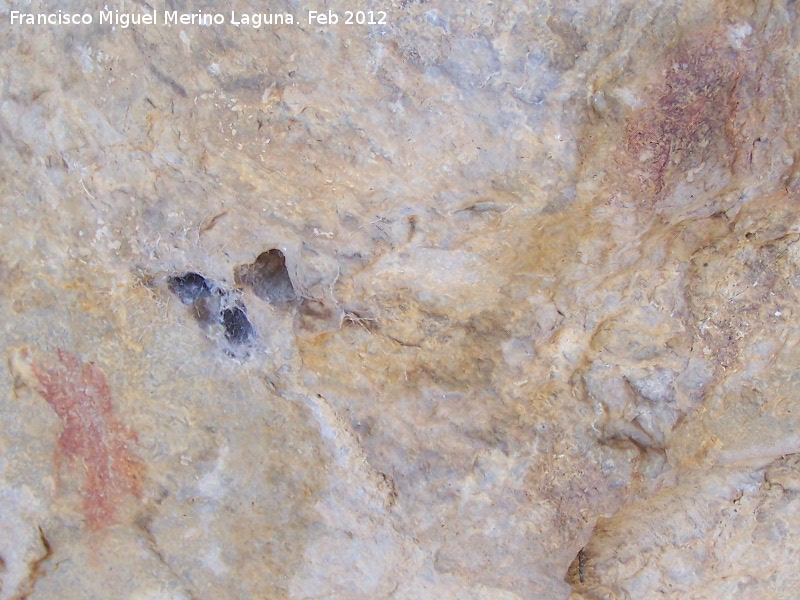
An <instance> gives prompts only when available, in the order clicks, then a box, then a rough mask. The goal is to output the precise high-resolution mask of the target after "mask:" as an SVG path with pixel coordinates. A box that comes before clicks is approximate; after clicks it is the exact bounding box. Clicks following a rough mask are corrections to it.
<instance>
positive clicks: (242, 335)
mask: <svg viewBox="0 0 800 600" xmlns="http://www.w3.org/2000/svg"><path fill="white" fill-rule="evenodd" d="M222 325H223V326H224V327H225V339H226V340H228V341H229V342H230V343H231V344H235V345H237V346H241V345H242V344H246V343H248V342H249V341H250V340H252V339H253V338H254V337H255V334H256V331H255V329H253V325H252V324H251V323H250V320H249V319H248V318H247V313H246V312H245V311H244V307H241V306H232V307H231V308H226V309H225V310H223V311H222Z"/></svg>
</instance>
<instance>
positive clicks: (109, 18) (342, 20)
mask: <svg viewBox="0 0 800 600" xmlns="http://www.w3.org/2000/svg"><path fill="white" fill-rule="evenodd" d="M387 15H388V13H387V12H386V11H383V10H356V11H351V10H345V11H341V12H334V11H332V10H328V11H324V12H323V11H317V10H309V11H306V14H305V21H304V22H305V23H306V24H308V25H386V24H387ZM9 16H10V18H11V25H20V26H22V25H64V26H67V25H91V24H93V23H100V24H101V25H110V26H112V27H119V28H121V29H127V28H128V27H130V26H132V25H136V26H141V25H166V26H167V27H172V26H173V25H175V26H178V25H184V26H191V25H195V26H198V27H212V26H220V25H233V26H235V27H253V28H255V29H258V28H260V27H264V26H279V25H300V24H302V23H303V20H302V19H298V18H296V17H295V15H293V14H292V13H269V12H267V13H237V12H235V11H230V12H229V13H225V14H223V13H209V12H200V11H198V12H190V13H182V12H179V11H177V10H165V11H163V12H161V13H158V12H157V11H152V12H148V11H144V12H131V13H127V12H120V11H116V10H103V11H100V12H98V13H96V14H92V13H67V12H63V11H58V12H55V13H39V14H34V13H23V12H19V11H16V10H12V11H11V12H10V13H9Z"/></svg>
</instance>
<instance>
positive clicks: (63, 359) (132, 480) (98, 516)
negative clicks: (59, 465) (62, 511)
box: [32, 350, 144, 530]
mask: <svg viewBox="0 0 800 600" xmlns="http://www.w3.org/2000/svg"><path fill="white" fill-rule="evenodd" d="M32 367H33V374H34V376H35V377H36V379H37V380H38V386H37V391H38V392H39V394H41V396H42V397H43V398H44V399H45V400H46V401H47V403H48V404H49V405H50V406H51V407H52V408H53V410H54V411H55V412H56V414H57V415H58V416H59V418H60V419H61V423H62V424H63V426H64V429H63V431H62V432H61V434H60V436H59V446H60V450H61V452H62V453H63V455H65V456H66V457H67V458H68V459H69V460H71V461H76V460H77V461H79V462H80V464H81V466H82V468H83V469H84V471H85V476H84V481H83V485H82V487H81V491H82V493H83V511H84V515H85V517H86V524H87V526H88V527H89V528H90V529H93V530H98V529H102V528H103V527H106V526H108V525H111V524H113V523H114V522H115V519H116V511H117V506H118V505H119V504H120V502H121V501H122V500H123V499H124V497H125V496H126V495H128V494H132V495H134V496H136V497H139V496H140V494H141V478H142V474H143V472H144V467H143V465H142V463H141V462H140V461H139V459H138V458H137V457H136V456H135V455H134V454H133V453H132V452H131V450H130V448H129V446H130V444H132V443H134V442H135V441H136V436H135V434H133V433H132V432H131V431H130V430H129V429H128V428H127V427H125V425H124V424H123V423H122V422H121V421H120V420H119V419H117V418H116V417H115V415H114V412H113V406H112V404H111V391H110V390H109V388H108V383H107V382H106V378H105V375H104V374H103V371H101V370H100V369H99V368H98V367H96V366H95V365H93V364H91V363H81V362H80V361H79V360H78V359H77V358H76V357H75V356H73V355H72V354H69V353H67V352H63V351H61V350H59V351H58V364H56V365H54V366H42V365H40V364H39V363H37V362H35V361H34V362H33V363H32Z"/></svg>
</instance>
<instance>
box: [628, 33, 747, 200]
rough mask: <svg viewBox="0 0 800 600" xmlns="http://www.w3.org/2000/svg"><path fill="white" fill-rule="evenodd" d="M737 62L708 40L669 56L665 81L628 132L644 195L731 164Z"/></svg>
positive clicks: (630, 122)
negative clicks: (711, 166) (706, 166)
mask: <svg viewBox="0 0 800 600" xmlns="http://www.w3.org/2000/svg"><path fill="white" fill-rule="evenodd" d="M720 35H721V34H720ZM716 37H719V36H716V35H715V36H712V35H709V36H708V39H715V38H716ZM739 62H740V61H739V58H738V56H737V55H736V54H735V53H733V52H732V51H730V50H725V49H722V48H717V47H715V46H714V45H713V44H712V43H711V42H707V41H705V38H704V40H703V41H701V42H694V43H690V44H687V45H684V46H682V47H680V48H679V49H677V50H675V51H673V52H671V53H668V60H667V61H666V62H665V63H664V64H663V65H662V67H663V72H664V74H665V76H664V79H663V80H662V81H661V82H660V83H659V84H657V85H655V86H654V88H651V90H650V95H651V102H650V103H649V105H648V106H646V107H644V108H642V109H639V110H637V111H635V112H634V113H633V114H632V115H631V116H630V117H629V119H628V123H627V128H626V129H627V153H628V156H629V161H630V163H631V164H632V166H634V169H633V172H634V174H635V176H637V177H638V179H639V180H640V182H641V183H642V184H643V187H644V189H645V191H646V192H649V193H651V194H660V193H661V192H662V191H664V188H665V186H666V185H667V183H668V182H670V181H674V179H675V177H678V176H681V174H683V175H685V173H686V171H687V169H690V168H692V167H697V166H699V165H701V164H703V163H704V162H705V161H709V162H715V161H721V162H722V163H726V164H727V163H730V162H731V160H732V157H733V154H734V151H735V149H736V146H737V141H738V138H737V135H736V133H735V131H734V128H733V126H732V123H733V122H734V121H735V117H736V114H737V109H738V100H737V95H738V94H737V89H738V85H739V81H740V78H741V75H740V72H739V71H740V65H739ZM673 163H675V164H673ZM678 163H680V164H679V165H678ZM672 171H674V172H672Z"/></svg>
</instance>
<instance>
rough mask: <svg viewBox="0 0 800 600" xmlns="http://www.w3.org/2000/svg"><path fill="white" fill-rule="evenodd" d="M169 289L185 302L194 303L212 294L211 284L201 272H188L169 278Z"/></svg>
mask: <svg viewBox="0 0 800 600" xmlns="http://www.w3.org/2000/svg"><path fill="white" fill-rule="evenodd" d="M168 284H169V289H170V290H171V291H172V293H173V294H175V295H176V296H177V297H178V298H180V300H181V302H183V303H184V304H194V303H195V302H197V301H198V300H200V298H205V297H207V296H210V295H211V286H210V285H209V284H208V281H206V278H205V277H203V276H202V275H200V274H199V273H186V274H185V275H175V276H173V277H170V278H169V282H168Z"/></svg>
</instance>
